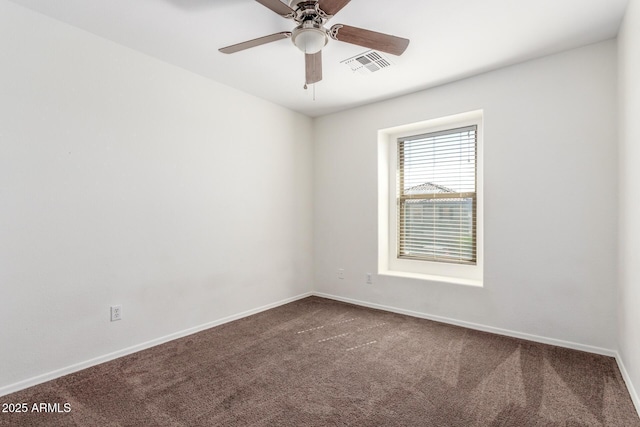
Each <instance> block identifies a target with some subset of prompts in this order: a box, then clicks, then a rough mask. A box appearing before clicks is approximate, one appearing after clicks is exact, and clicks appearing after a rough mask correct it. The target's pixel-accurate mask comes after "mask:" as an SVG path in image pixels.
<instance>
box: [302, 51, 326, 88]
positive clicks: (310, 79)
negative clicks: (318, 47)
mask: <svg viewBox="0 0 640 427" xmlns="http://www.w3.org/2000/svg"><path fill="white" fill-rule="evenodd" d="M304 63H305V71H306V79H305V83H306V84H308V85H310V84H312V83H317V82H319V81H320V80H322V51H318V53H314V54H311V55H309V54H305V55H304Z"/></svg>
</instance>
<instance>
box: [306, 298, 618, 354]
mask: <svg viewBox="0 0 640 427" xmlns="http://www.w3.org/2000/svg"><path fill="white" fill-rule="evenodd" d="M313 295H315V296H318V297H321V298H328V299H332V300H336V301H342V302H346V303H349V304H355V305H360V306H363V307H369V308H375V309H378V310H384V311H390V312H392V313H398V314H406V315H407V316H412V317H418V318H420V319H427V320H433V321H436V322H441V323H448V324H450V325H456V326H462V327H464V328H469V329H475V330H478V331H483V332H490V333H492V334H497V335H505V336H508V337H513V338H520V339H523V340H528V341H534V342H539V343H542V344H550V345H555V346H557V347H565V348H570V349H573V350H580V351H585V352H587V353H595V354H600V355H603V356H609V357H615V356H616V354H617V352H616V351H615V350H610V349H607V348H601V347H594V346H590V345H584V344H579V343H575V342H571V341H563V340H558V339H555V338H547V337H542V336H539V335H531V334H525V333H522V332H516V331H511V330H508V329H501V328H495V327H493V326H486V325H482V324H479V323H472V322H465V321H464V320H457V319H452V318H449V317H442V316H436V315H433V314H427V313H422V312H418V311H411V310H404V309H401V308H396V307H391V306H387V305H381V304H376V303H371V302H366V301H360V300H355V299H351V298H343V297H339V296H336V295H330V294H325V293H322V292H313Z"/></svg>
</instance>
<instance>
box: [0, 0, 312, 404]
mask: <svg viewBox="0 0 640 427" xmlns="http://www.w3.org/2000/svg"><path fill="white" fill-rule="evenodd" d="M0 63H1V64H2V66H0V289H1V291H0V343H1V345H0V391H3V387H4V392H7V391H9V390H11V389H15V387H13V386H12V385H15V384H16V383H19V382H20V381H24V380H27V379H29V378H32V377H35V376H37V375H40V374H45V373H49V372H51V371H54V370H56V369H60V368H65V367H68V366H70V365H73V364H75V363H81V362H84V361H87V360H89V359H91V358H94V357H99V356H103V355H106V354H108V353H110V352H114V351H118V350H121V349H123V348H126V347H129V346H135V345H139V344H141V343H144V342H145V341H148V340H153V339H157V338H159V337H162V336H165V335H168V334H171V333H175V332H178V331H182V330H185V329H187V328H192V327H196V326H198V325H202V324H205V323H207V322H212V321H215V320H217V319H221V318H224V317H225V316H230V315H236V314H238V313H240V312H243V311H245V310H251V309H256V308H258V307H261V306H264V305H268V304H272V303H276V302H278V301H282V300H284V299H287V298H291V297H295V296H298V295H300V294H303V293H305V292H309V291H311V289H312V280H313V277H312V274H311V270H312V250H313V247H312V216H311V214H312V208H311V203H312V195H311V191H312V172H311V170H312V161H311V154H312V147H311V136H312V130H311V129H312V122H311V119H309V118H307V117H305V116H302V115H299V114H296V113H292V112H291V111H288V110H286V109H284V108H280V107H278V106H275V105H273V104H270V103H267V102H265V101H262V100H259V99H257V98H254V97H252V96H249V95H246V94H244V93H241V92H238V91H236V90H233V89H230V88H228V87H226V86H223V85H220V84H216V83H214V82H211V81H209V80H207V79H205V78H202V77H199V76H197V75H194V74H191V73H189V72H186V71H184V70H182V69H179V68H176V67H173V66H169V65H167V64H164V63H161V62H159V61H157V60H155V59H152V58H149V57H146V56H143V55H141V54H139V53H136V52H134V51H132V50H129V49H126V48H124V47H121V46H118V45H116V44H114V43H111V42H108V41H105V40H103V39H100V38H97V37H95V36H93V35H91V34H89V33H86V32H83V31H80V30H77V29H75V28H72V27H70V26H66V25H64V24H61V23H59V22H56V21H53V20H51V19H49V18H45V17H43V16H41V15H38V14H35V13H33V12H31V11H28V10H26V9H24V8H21V7H19V6H16V5H14V4H13V3H9V2H7V1H6V0H0ZM112 304H122V306H123V314H124V319H123V320H122V321H119V322H114V323H110V322H109V306H110V305H112ZM12 387H13V388H12ZM0 394H2V393H0Z"/></svg>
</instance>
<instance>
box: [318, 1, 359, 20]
mask: <svg viewBox="0 0 640 427" xmlns="http://www.w3.org/2000/svg"><path fill="white" fill-rule="evenodd" d="M350 1H351V0H319V1H318V6H320V9H322V11H323V12H324V13H326V14H327V15H331V16H333V15H335V14H336V13H338V12H340V10H341V9H342V8H343V7H345V6H346V5H347V3H349V2H350Z"/></svg>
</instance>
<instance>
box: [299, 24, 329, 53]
mask: <svg viewBox="0 0 640 427" xmlns="http://www.w3.org/2000/svg"><path fill="white" fill-rule="evenodd" d="M328 40H329V37H328V36H327V32H326V31H325V29H324V28H322V27H320V26H319V25H317V24H311V25H310V24H308V23H307V22H305V23H304V24H302V25H300V26H299V27H297V28H296V29H294V30H293V35H292V37H291V41H293V44H294V45H296V47H297V48H298V49H300V50H301V51H302V52H304V53H306V54H308V55H313V54H314V53H318V52H320V51H321V50H322V48H323V47H325V45H326V44H327V41H328Z"/></svg>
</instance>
